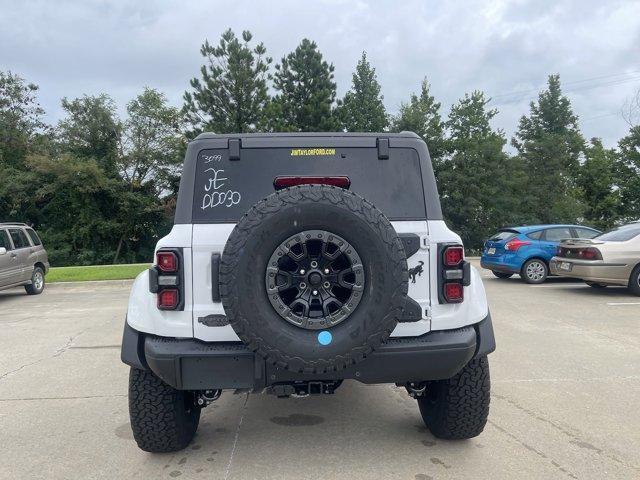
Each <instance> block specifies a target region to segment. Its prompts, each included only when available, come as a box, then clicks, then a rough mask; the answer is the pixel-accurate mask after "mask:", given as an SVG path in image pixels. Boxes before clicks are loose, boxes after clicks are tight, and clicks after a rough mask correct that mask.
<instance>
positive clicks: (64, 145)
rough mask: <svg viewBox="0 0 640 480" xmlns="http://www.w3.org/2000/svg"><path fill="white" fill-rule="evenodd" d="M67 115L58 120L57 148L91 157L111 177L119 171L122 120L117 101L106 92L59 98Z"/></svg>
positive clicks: (83, 156) (78, 156)
mask: <svg viewBox="0 0 640 480" xmlns="http://www.w3.org/2000/svg"><path fill="white" fill-rule="evenodd" d="M62 108H63V109H64V110H65V112H66V117H65V118H64V119H62V120H61V121H60V122H59V123H58V128H57V138H58V142H59V150H60V151H61V152H65V153H69V154H71V155H73V156H75V157H76V158H93V159H94V160H95V161H96V162H98V164H99V165H100V167H101V168H102V169H103V170H104V172H105V173H106V174H107V175H109V176H110V177H116V176H117V174H118V170H117V160H118V146H119V142H120V138H121V134H122V123H121V122H120V120H119V119H118V117H117V114H116V104H115V102H114V101H113V99H112V98H111V97H110V96H109V95H106V94H101V95H97V96H91V95H83V96H82V97H80V98H76V99H73V100H69V99H67V98H63V99H62Z"/></svg>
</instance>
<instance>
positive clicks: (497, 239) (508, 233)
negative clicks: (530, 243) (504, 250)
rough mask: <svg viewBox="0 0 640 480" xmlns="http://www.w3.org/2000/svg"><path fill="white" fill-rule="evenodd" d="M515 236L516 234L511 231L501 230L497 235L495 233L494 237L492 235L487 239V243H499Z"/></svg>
mask: <svg viewBox="0 0 640 480" xmlns="http://www.w3.org/2000/svg"><path fill="white" fill-rule="evenodd" d="M516 235H517V232H515V231H513V230H501V231H499V232H498V233H496V234H495V235H492V236H491V237H490V238H489V241H491V242H501V241H503V240H509V239H510V238H511V237H515V236H516Z"/></svg>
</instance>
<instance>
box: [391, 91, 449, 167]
mask: <svg viewBox="0 0 640 480" xmlns="http://www.w3.org/2000/svg"><path fill="white" fill-rule="evenodd" d="M430 90H431V89H430V86H429V82H428V81H427V79H426V78H425V79H424V80H422V86H421V90H420V95H416V94H415V93H412V94H411V97H410V98H409V102H408V103H402V104H401V105H400V112H399V113H398V115H397V116H396V117H395V118H394V119H393V130H394V131H396V132H401V131H403V130H408V131H411V132H415V133H417V134H418V135H420V137H421V138H422V139H423V140H424V141H425V142H426V144H427V146H428V147H429V154H430V155H431V160H432V162H433V165H434V168H435V170H436V173H437V172H438V169H439V163H440V162H441V160H442V158H443V156H444V153H445V138H444V122H443V121H442V117H441V116H440V106H441V105H440V103H439V102H436V100H435V98H434V97H433V95H431V91H430Z"/></svg>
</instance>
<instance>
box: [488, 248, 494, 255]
mask: <svg viewBox="0 0 640 480" xmlns="http://www.w3.org/2000/svg"><path fill="white" fill-rule="evenodd" d="M495 253H496V249H495V248H489V249H488V250H487V255H495Z"/></svg>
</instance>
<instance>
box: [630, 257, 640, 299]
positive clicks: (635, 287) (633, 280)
mask: <svg viewBox="0 0 640 480" xmlns="http://www.w3.org/2000/svg"><path fill="white" fill-rule="evenodd" d="M629 291H630V292H631V293H633V294H634V295H638V296H639V297H640V265H636V268H634V269H633V272H631V276H630V277H629Z"/></svg>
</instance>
